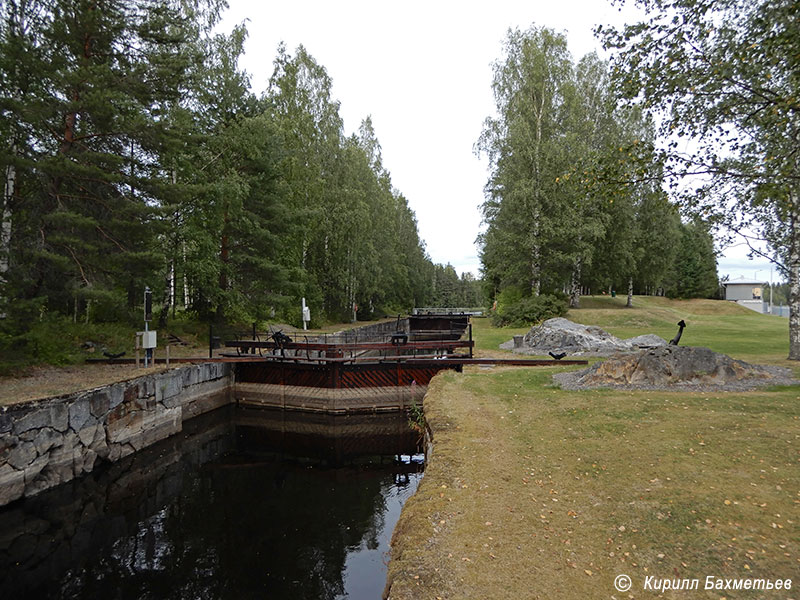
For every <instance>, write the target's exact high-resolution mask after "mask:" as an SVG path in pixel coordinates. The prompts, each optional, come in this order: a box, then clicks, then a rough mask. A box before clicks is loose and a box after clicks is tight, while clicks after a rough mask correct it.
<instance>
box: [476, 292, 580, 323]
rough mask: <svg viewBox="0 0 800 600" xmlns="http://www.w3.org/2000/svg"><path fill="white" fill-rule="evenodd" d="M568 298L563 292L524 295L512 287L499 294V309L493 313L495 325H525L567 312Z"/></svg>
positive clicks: (561, 315)
mask: <svg viewBox="0 0 800 600" xmlns="http://www.w3.org/2000/svg"><path fill="white" fill-rule="evenodd" d="M567 308H568V307H567V299H566V297H565V296H564V295H563V294H540V295H538V296H522V294H521V293H520V292H519V290H516V289H514V288H511V289H509V290H506V291H505V292H503V293H502V294H500V295H499V296H498V303H497V310H495V311H494V312H493V313H492V325H494V326H495V327H523V326H530V325H534V324H536V323H540V322H541V321H544V320H546V319H552V318H553V317H563V316H564V315H566V314H567Z"/></svg>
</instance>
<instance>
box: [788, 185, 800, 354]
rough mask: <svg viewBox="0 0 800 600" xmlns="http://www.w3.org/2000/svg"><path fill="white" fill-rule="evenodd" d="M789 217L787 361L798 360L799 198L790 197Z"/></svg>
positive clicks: (799, 335)
mask: <svg viewBox="0 0 800 600" xmlns="http://www.w3.org/2000/svg"><path fill="white" fill-rule="evenodd" d="M790 202H791V207H792V208H791V213H790V215H789V264H788V265H787V267H788V269H789V360H800V197H798V194H797V193H796V192H794V193H792V194H791V196H790Z"/></svg>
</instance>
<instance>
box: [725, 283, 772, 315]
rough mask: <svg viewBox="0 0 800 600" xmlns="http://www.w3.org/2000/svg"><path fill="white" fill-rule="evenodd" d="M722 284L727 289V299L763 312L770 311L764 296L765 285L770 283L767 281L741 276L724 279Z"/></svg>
mask: <svg viewBox="0 0 800 600" xmlns="http://www.w3.org/2000/svg"><path fill="white" fill-rule="evenodd" d="M720 285H722V287H723V288H724V289H725V300H730V301H732V302H736V303H737V304H741V305H742V306H746V307H747V308H749V309H750V310H754V311H756V312H759V313H762V314H763V313H765V312H767V311H768V308H766V306H765V303H764V299H763V297H762V294H763V290H764V286H765V285H768V284H767V283H766V282H764V281H755V280H752V279H745V278H744V277H740V278H739V279H731V280H730V281H723V282H721V284H720Z"/></svg>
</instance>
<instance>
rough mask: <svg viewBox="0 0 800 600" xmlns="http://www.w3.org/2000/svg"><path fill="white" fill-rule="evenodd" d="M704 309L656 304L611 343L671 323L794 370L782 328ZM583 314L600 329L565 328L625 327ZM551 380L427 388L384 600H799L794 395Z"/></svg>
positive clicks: (499, 378) (798, 422) (501, 378)
mask: <svg viewBox="0 0 800 600" xmlns="http://www.w3.org/2000/svg"><path fill="white" fill-rule="evenodd" d="M723 307H726V306H724V305H723ZM708 308H709V306H708V305H706V304H705V303H703V302H700V303H695V304H694V305H692V303H686V304H683V303H679V302H674V301H664V302H662V301H661V299H658V302H654V303H653V304H652V305H651V306H650V307H646V306H645V307H642V308H641V309H640V312H639V313H638V314H639V316H640V317H641V318H642V320H645V319H647V320H648V324H642V325H640V326H637V325H634V326H631V325H629V324H627V325H626V323H619V324H617V325H614V326H615V327H617V328H618V330H617V331H613V330H612V332H613V333H615V334H618V331H624V330H626V329H627V331H636V329H637V328H641V329H648V328H649V327H651V326H653V325H652V324H655V325H656V326H660V325H658V323H659V322H661V321H663V327H664V329H667V328H669V329H670V330H671V328H672V327H674V323H673V322H674V321H677V320H678V319H676V318H675V316H676V314H677V315H683V316H679V317H678V318H684V319H685V318H686V316H687V315H688V316H690V317H691V322H690V321H689V320H687V323H689V324H690V326H692V325H693V327H692V328H691V329H690V328H687V332H686V333H685V334H684V335H687V334H688V333H693V334H695V335H696V336H697V337H698V338H699V339H707V340H709V341H710V342H711V343H710V344H709V345H710V347H712V348H714V346H715V345H716V346H717V348H715V349H717V351H724V348H725V347H741V348H748V354H747V355H746V356H742V355H738V356H737V355H736V353H731V354H732V355H733V356H735V357H736V358H747V356H756V357H759V356H760V357H761V358H763V359H765V360H762V362H777V363H782V362H785V361H783V359H782V358H781V357H780V353H781V347H782V346H781V344H783V343H784V342H783V341H782V340H783V339H785V338H784V337H783V331H784V329H783V328H785V327H786V325H785V320H784V321H782V322H780V321H779V322H775V323H773V322H771V318H769V317H761V316H759V315H757V314H755V313H753V316H755V317H756V321H755V325H756V326H753V322H751V319H752V317H751V316H750V315H749V314H746V313H739V314H737V307H731V308H733V311H732V312H731V314H724V313H723V314H717V313H713V314H709V315H704V314H703V313H704V312H705V311H707V310H708ZM726 308H727V307H726ZM583 310H586V311H587V312H586V313H583V315H587V314H588V313H589V311H607V312H603V313H599V312H597V313H595V314H594V315H593V316H592V315H589V316H588V317H585V318H583V320H581V319H580V318H576V316H575V315H574V314H572V315H570V318H572V319H573V320H581V322H584V323H586V322H588V323H590V324H601V323H599V322H598V321H600V322H603V321H604V323H602V324H603V325H606V326H609V324H608V322H609V321H611V320H612V319H613V318H615V317H614V316H613V315H610V314H609V313H611V312H612V311H614V312H616V311H618V310H619V309H617V308H616V307H614V306H611V307H601V308H587V309H583ZM745 310H746V309H745ZM620 312H623V313H624V312H625V311H620ZM704 316H708V317H709V319H708V320H705V319H704V318H703V317H704ZM628 318H630V317H628ZM737 319H740V320H739V321H737ZM760 319H766V320H767V321H769V322H767V323H766V324H764V323H763V322H760V321H759V320H760ZM592 321H594V323H592ZM670 323H673V325H670ZM737 323H740V325H738V326H737ZM480 327H481V326H480V325H479V326H478V327H477V328H476V329H477V330H476V339H478V340H479V346H480V344H481V342H480V338H481V337H482V336H481V329H480ZM609 329H611V326H609ZM651 331H652V330H651ZM733 331H735V332H736V336H734V337H735V339H734V340H731V339H730V334H731V332H733ZM639 332H642V331H639ZM765 332H766V333H765ZM656 333H658V331H656ZM665 333H667V332H666V331H665ZM630 335H637V333H636V332H634V333H631V334H630ZM505 339H508V338H505ZM689 341H690V342H691V343H692V345H700V344H697V343H696V342H695V341H694V340H689ZM783 356H785V354H784V355H783ZM555 370H556V369H554V368H546V369H535V368H531V369H514V368H503V369H500V368H496V369H492V370H483V369H478V368H470V369H467V370H466V371H465V373H463V374H460V375H459V374H455V373H444V374H442V375H439V376H437V378H436V379H434V381H433V383H432V384H431V387H430V389H429V392H428V396H427V397H426V399H425V415H426V418H427V422H428V426H429V427H430V430H431V432H432V436H433V453H432V455H431V457H430V461H429V464H428V466H427V468H426V474H425V477H424V478H423V481H422V483H421V485H420V487H419V489H418V491H417V493H416V494H415V496H414V497H412V498H411V499H410V500H409V501H408V502H407V504H406V506H405V508H404V510H403V514H402V516H401V518H400V521H399V523H398V525H397V528H396V529H395V534H394V540H393V546H392V560H391V562H390V565H389V585H390V586H391V588H390V590H391V598H392V600H407V599H411V598H414V599H416V598H431V599H436V598H443V599H456V598H492V599H501V598H509V599H510V598H514V599H519V598H617V599H621V598H649V597H665V598H685V597H692V598H715V599H720V598H737V597H742V598H754V597H764V598H781V599H786V598H798V597H800V594H799V593H798V591H797V590H796V588H797V586H798V585H800V577H799V576H798V573H800V526H798V520H800V386H791V387H782V388H773V389H767V390H760V391H754V392H746V393H717V394H713V393H682V392H651V391H648V392H643V391H642V392H630V391H625V392H620V391H614V390H594V391H584V392H567V391H563V390H560V389H558V388H556V387H555V386H553V385H552V383H551V375H552V373H553V372H554V371H555ZM621 574H627V575H628V576H630V577H631V580H632V583H633V586H632V588H631V589H630V590H629V591H628V592H626V593H620V592H618V591H617V590H615V588H614V579H615V577H616V576H617V575H621ZM707 576H716V577H723V578H747V579H750V578H767V579H772V580H775V579H779V578H780V579H787V578H789V579H793V580H794V581H793V589H792V590H789V591H784V590H781V591H773V592H761V595H759V593H758V592H752V591H739V592H736V591H731V590H724V591H719V590H711V591H704V590H703V585H704V581H705V577H707ZM647 577H654V578H656V579H658V580H660V579H666V578H668V579H670V580H672V579H676V578H677V579H683V578H686V579H690V580H691V579H695V578H696V579H699V588H700V589H699V590H697V591H691V592H687V591H681V592H664V593H663V594H661V595H659V592H657V591H652V590H646V589H644V585H645V582H646V578H647Z"/></svg>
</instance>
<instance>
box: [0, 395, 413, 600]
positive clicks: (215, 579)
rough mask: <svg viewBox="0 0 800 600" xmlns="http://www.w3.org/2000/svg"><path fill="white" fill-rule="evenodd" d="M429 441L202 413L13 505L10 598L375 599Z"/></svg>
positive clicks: (357, 420) (368, 420) (7, 537)
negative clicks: (175, 431) (141, 447)
mask: <svg viewBox="0 0 800 600" xmlns="http://www.w3.org/2000/svg"><path fill="white" fill-rule="evenodd" d="M417 441H418V440H417V435H416V434H415V433H413V432H411V431H410V430H409V428H408V424H407V419H406V417H405V416H404V415H378V416H374V415H370V416H357V417H353V416H349V417H338V416H337V417H331V416H316V415H303V414H298V413H280V412H272V411H258V410H243V409H236V408H232V407H231V408H226V409H221V410H219V411H215V412H214V413H211V414H208V415H204V416H201V417H198V418H196V419H193V420H191V421H189V422H187V423H184V432H183V433H182V434H180V435H177V436H174V437H172V438H170V439H168V440H165V441H163V442H161V443H159V444H157V445H156V446H153V447H151V448H149V449H147V450H145V451H143V452H141V453H139V454H137V455H135V456H132V457H129V458H128V459H126V460H123V461H120V462H119V463H115V464H113V465H108V466H105V467H103V468H100V469H96V470H95V472H93V473H92V474H90V475H89V476H87V477H84V478H82V479H80V480H78V481H75V482H72V483H69V484H65V485H63V486H60V487H59V488H57V489H54V490H50V491H48V492H45V493H42V494H40V495H39V496H35V497H33V498H30V499H28V500H25V501H22V502H17V503H14V504H12V505H11V506H10V507H6V509H4V510H0V598H14V599H21V598H37V599H39V598H102V599H103V600H112V599H134V598H148V599H150V598H152V599H161V598H182V599H183V598H186V599H189V598H203V599H206V598H208V599H216V598H231V599H233V598H235V599H246V598H263V599H290V598H291V599H292V600H301V599H314V600H318V599H338V598H350V599H354V600H356V599H365V600H375V599H377V598H380V597H381V592H382V591H383V587H384V583H385V577H386V560H388V555H387V551H388V543H389V539H390V537H391V532H392V530H393V528H394V525H395V523H396V521H397V518H398V516H399V513H400V509H401V507H402V505H403V503H404V502H405V500H406V499H407V498H408V497H409V496H410V495H411V494H413V493H414V490H415V489H416V487H417V484H418V483H419V479H420V477H421V476H422V456H421V455H419V454H416V452H417Z"/></svg>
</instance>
